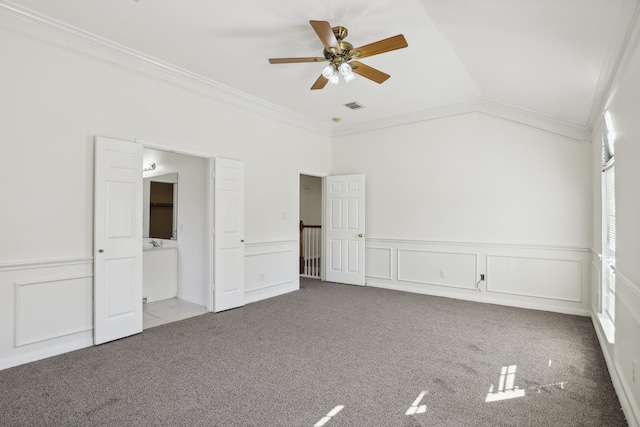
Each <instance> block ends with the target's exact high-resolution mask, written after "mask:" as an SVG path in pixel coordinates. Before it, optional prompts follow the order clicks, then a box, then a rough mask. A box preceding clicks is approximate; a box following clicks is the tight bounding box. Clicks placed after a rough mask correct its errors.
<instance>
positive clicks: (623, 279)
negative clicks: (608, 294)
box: [615, 268, 640, 325]
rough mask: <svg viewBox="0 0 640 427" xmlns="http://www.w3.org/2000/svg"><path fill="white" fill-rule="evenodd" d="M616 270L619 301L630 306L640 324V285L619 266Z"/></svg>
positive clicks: (630, 310)
mask: <svg viewBox="0 0 640 427" xmlns="http://www.w3.org/2000/svg"><path fill="white" fill-rule="evenodd" d="M615 271H616V295H617V296H618V298H617V299H616V300H617V301H620V302H622V303H623V304H625V305H626V306H627V307H628V308H629V312H630V313H631V315H632V316H633V318H634V319H635V321H636V322H637V323H638V325H640V310H638V307H640V285H638V284H637V283H635V282H634V281H633V280H631V279H630V278H629V276H627V275H626V274H624V273H623V272H622V271H620V269H619V268H616V269H615Z"/></svg>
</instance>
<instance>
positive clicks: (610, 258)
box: [603, 163, 616, 321]
mask: <svg viewBox="0 0 640 427" xmlns="http://www.w3.org/2000/svg"><path fill="white" fill-rule="evenodd" d="M603 178H604V185H605V199H606V200H605V210H606V215H605V218H604V219H605V224H604V225H605V230H604V240H605V241H604V248H603V252H604V259H603V261H604V265H603V267H604V268H605V269H606V270H605V277H606V282H607V283H606V287H605V289H604V291H605V307H604V309H605V312H606V313H607V315H608V316H609V318H610V319H611V321H615V298H616V272H615V265H616V193H615V167H614V165H613V163H610V164H609V165H608V167H607V168H605V170H604V171H603Z"/></svg>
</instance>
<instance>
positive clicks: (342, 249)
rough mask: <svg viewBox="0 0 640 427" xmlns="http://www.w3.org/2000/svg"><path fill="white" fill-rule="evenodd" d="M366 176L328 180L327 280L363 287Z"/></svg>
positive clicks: (326, 214)
mask: <svg viewBox="0 0 640 427" xmlns="http://www.w3.org/2000/svg"><path fill="white" fill-rule="evenodd" d="M364 190H365V187H364V175H342V176H328V177H327V178H326V181H325V186H324V197H325V203H324V209H325V224H326V227H325V228H326V234H325V245H324V250H325V257H324V259H325V260H326V262H325V267H326V270H325V280H326V281H328V282H337V283H346V284H350V285H360V286H364V242H365V239H364V232H365V227H364V203H365V198H364V196H365V192H364Z"/></svg>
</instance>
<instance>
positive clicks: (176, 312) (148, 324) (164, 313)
mask: <svg viewBox="0 0 640 427" xmlns="http://www.w3.org/2000/svg"><path fill="white" fill-rule="evenodd" d="M142 306H143V317H142V321H143V329H148V328H153V327H154V326H158V325H164V324H165V323H171V322H175V321H177V320H182V319H187V318H189V317H193V316H198V315H200V314H205V313H207V307H204V306H202V305H198V304H194V303H192V302H189V301H185V300H181V299H178V298H171V299H165V300H162V301H155V302H150V303H147V304H143V305H142Z"/></svg>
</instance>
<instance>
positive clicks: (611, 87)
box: [588, 2, 640, 129]
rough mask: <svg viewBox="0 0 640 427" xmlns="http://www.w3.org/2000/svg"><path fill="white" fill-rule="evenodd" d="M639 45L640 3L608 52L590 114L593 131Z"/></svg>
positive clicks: (590, 125)
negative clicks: (624, 29) (626, 26)
mask: <svg viewBox="0 0 640 427" xmlns="http://www.w3.org/2000/svg"><path fill="white" fill-rule="evenodd" d="M638 43H640V2H637V3H636V6H635V8H634V10H633V12H632V17H631V21H630V22H629V27H628V28H627V31H625V32H623V33H619V35H618V39H617V40H614V41H613V42H612V43H611V45H610V46H609V49H608V50H607V54H606V57H605V61H604V64H603V66H602V69H601V70H600V76H599V78H598V85H597V86H596V91H595V96H594V102H593V105H592V107H591V113H590V114H589V121H588V124H589V127H590V128H591V129H596V128H597V127H598V126H599V123H598V122H599V121H600V120H602V115H603V114H604V110H605V109H606V108H607V105H608V104H609V102H610V101H611V98H612V97H613V95H614V94H615V92H616V90H617V88H618V85H619V84H620V79H621V77H622V74H623V73H624V70H625V68H626V65H627V63H628V62H629V59H630V57H631V55H632V54H633V52H634V50H635V47H636V46H637V45H638Z"/></svg>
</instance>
